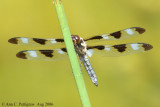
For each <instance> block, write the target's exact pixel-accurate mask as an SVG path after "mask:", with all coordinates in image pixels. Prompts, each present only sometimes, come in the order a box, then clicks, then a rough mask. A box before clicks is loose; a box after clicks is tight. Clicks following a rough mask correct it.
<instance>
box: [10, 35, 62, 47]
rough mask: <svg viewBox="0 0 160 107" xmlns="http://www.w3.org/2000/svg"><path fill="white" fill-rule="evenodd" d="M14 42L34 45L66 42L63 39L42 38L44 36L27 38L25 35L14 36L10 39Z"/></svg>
mask: <svg viewBox="0 0 160 107" xmlns="http://www.w3.org/2000/svg"><path fill="white" fill-rule="evenodd" d="M8 42H10V43H12V44H18V45H32V46H43V45H44V46H52V45H55V44H62V43H64V40H63V39H54V38H51V39H49V38H48V39H42V38H25V37H14V38H11V39H9V40H8Z"/></svg>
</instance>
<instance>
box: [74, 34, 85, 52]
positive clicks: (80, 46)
mask: <svg viewBox="0 0 160 107" xmlns="http://www.w3.org/2000/svg"><path fill="white" fill-rule="evenodd" d="M72 40H73V44H74V47H75V50H76V52H77V53H78V54H79V55H84V54H86V51H87V45H86V43H85V41H84V40H83V38H81V37H79V36H78V35H72Z"/></svg>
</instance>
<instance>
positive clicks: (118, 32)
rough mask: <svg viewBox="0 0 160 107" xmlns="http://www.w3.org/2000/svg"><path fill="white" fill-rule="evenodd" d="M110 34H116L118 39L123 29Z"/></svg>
mask: <svg viewBox="0 0 160 107" xmlns="http://www.w3.org/2000/svg"><path fill="white" fill-rule="evenodd" d="M110 35H111V36H114V37H115V38H116V39H119V38H120V37H121V31H117V32H114V33H111V34H110Z"/></svg>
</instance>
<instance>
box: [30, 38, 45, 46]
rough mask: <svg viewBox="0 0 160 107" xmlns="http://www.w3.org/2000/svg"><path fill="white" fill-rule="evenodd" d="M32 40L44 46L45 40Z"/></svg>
mask: <svg viewBox="0 0 160 107" xmlns="http://www.w3.org/2000/svg"><path fill="white" fill-rule="evenodd" d="M33 40H34V41H35V42H37V43H39V44H41V45H45V42H46V41H47V40H45V39H38V38H33Z"/></svg>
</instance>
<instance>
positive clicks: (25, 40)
mask: <svg viewBox="0 0 160 107" xmlns="http://www.w3.org/2000/svg"><path fill="white" fill-rule="evenodd" d="M20 39H21V41H22V42H23V43H28V38H20Z"/></svg>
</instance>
